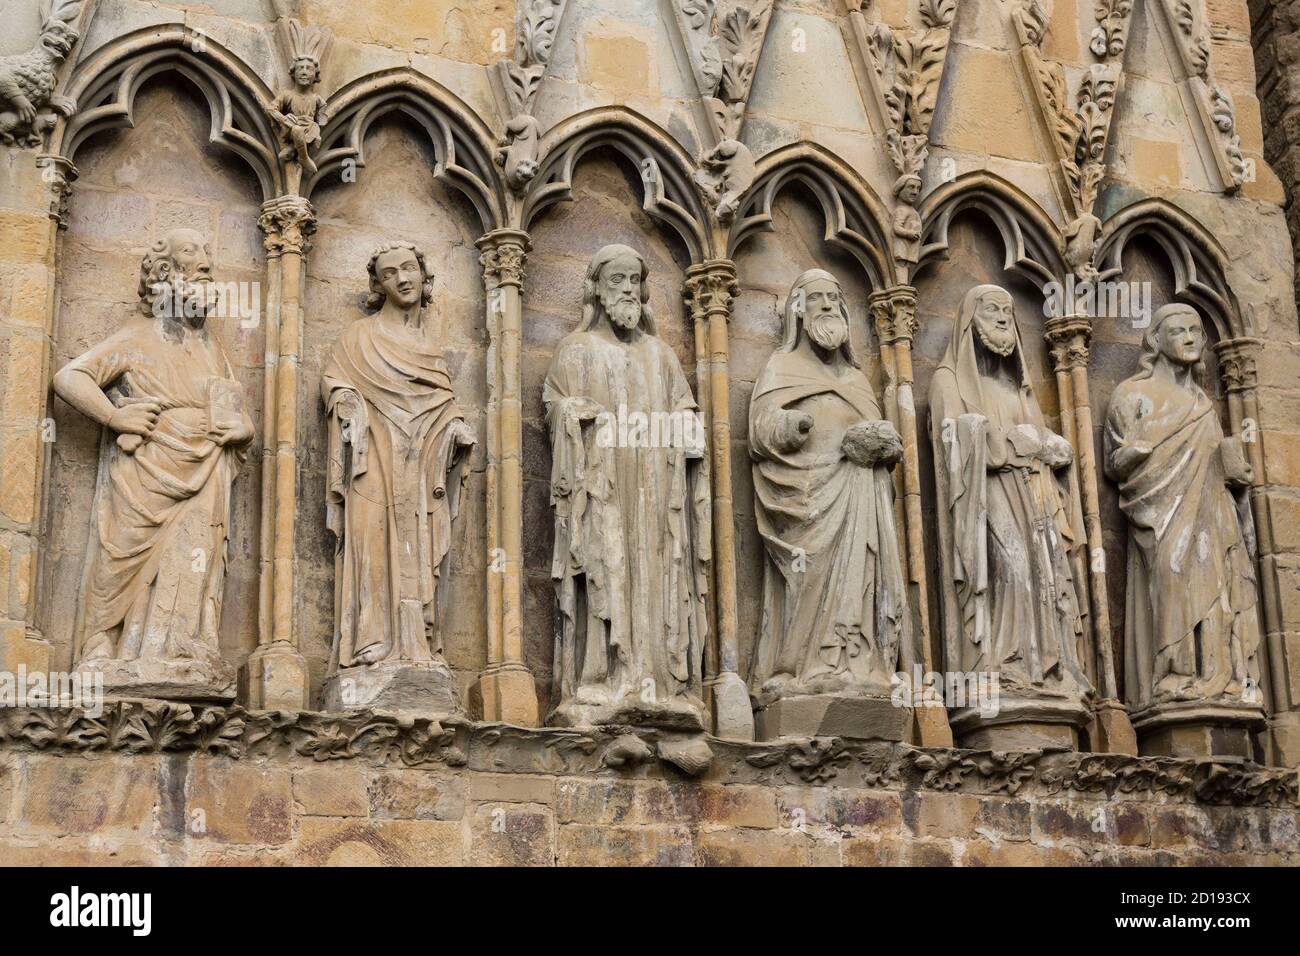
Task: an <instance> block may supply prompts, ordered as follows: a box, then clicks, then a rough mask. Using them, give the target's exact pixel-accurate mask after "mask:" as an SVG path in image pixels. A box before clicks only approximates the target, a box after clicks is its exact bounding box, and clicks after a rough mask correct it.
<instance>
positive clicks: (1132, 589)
mask: <svg viewBox="0 0 1300 956" xmlns="http://www.w3.org/2000/svg"><path fill="white" fill-rule="evenodd" d="M1222 441H1223V430H1222V428H1221V427H1220V425H1219V420H1218V417H1217V415H1216V414H1215V411H1214V407H1213V405H1212V404H1211V403H1210V400H1209V398H1208V397H1207V396H1206V394H1205V392H1204V391H1203V390H1202V389H1201V388H1200V387H1199V386H1196V385H1194V384H1193V385H1192V387H1190V388H1182V387H1180V386H1178V385H1177V384H1175V383H1174V382H1172V381H1169V380H1167V379H1163V378H1157V377H1155V376H1153V375H1152V374H1151V373H1150V372H1142V373H1139V374H1138V375H1135V376H1134V377H1133V378H1130V379H1127V380H1126V381H1124V382H1122V383H1120V385H1119V386H1118V387H1117V388H1116V389H1115V393H1114V395H1113V396H1112V397H1111V400H1110V406H1109V408H1108V409H1107V415H1106V434H1105V445H1106V465H1107V473H1108V474H1109V475H1110V476H1111V477H1112V478H1113V479H1114V480H1115V481H1116V482H1117V483H1118V485H1119V490H1120V502H1119V505H1120V510H1121V511H1123V512H1124V515H1125V517H1126V518H1128V522H1129V548H1128V589H1127V601H1128V605H1127V612H1126V614H1125V621H1124V630H1125V635H1124V636H1125V640H1124V653H1125V677H1126V680H1125V684H1126V686H1127V690H1128V703H1129V706H1130V707H1131V708H1133V709H1135V710H1136V709H1139V708H1142V707H1146V706H1148V705H1150V704H1152V703H1156V702H1159V701H1160V700H1168V699H1176V700H1205V699H1211V698H1215V697H1235V698H1236V699H1237V700H1240V699H1241V693H1242V690H1243V682H1244V681H1245V680H1246V679H1247V678H1250V679H1252V680H1255V681H1257V680H1258V677H1259V667H1258V661H1257V659H1256V654H1257V651H1258V648H1259V617H1258V610H1257V608H1256V588H1255V568H1254V563H1253V561H1252V560H1251V555H1250V548H1249V547H1248V545H1247V538H1246V536H1245V535H1244V534H1243V530H1242V529H1243V526H1244V527H1246V528H1250V524H1249V522H1250V520H1251V519H1250V516H1249V504H1248V503H1247V501H1246V500H1245V499H1243V500H1242V502H1241V505H1240V511H1241V513H1240V514H1239V511H1238V505H1236V504H1235V503H1234V501H1233V496H1232V494H1231V493H1230V492H1229V490H1228V488H1227V485H1226V484H1225V482H1226V480H1227V478H1226V473H1225V469H1224V462H1223V457H1222V452H1221V443H1222ZM1138 442H1141V443H1145V444H1147V445H1150V446H1151V448H1152V453H1151V455H1150V456H1149V457H1148V458H1146V459H1145V460H1143V461H1140V462H1139V463H1138V464H1137V465H1136V467H1134V468H1133V469H1132V470H1131V471H1130V472H1129V473H1128V474H1127V475H1125V474H1123V473H1122V472H1121V471H1119V470H1118V469H1117V468H1116V467H1115V465H1114V455H1115V453H1116V452H1117V451H1119V450H1120V449H1121V448H1124V447H1125V446H1128V445H1132V444H1134V443H1138Z"/></svg>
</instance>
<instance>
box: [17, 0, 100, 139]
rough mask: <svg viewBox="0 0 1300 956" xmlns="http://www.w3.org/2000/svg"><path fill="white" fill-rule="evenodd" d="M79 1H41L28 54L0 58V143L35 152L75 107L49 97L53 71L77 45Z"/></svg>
mask: <svg viewBox="0 0 1300 956" xmlns="http://www.w3.org/2000/svg"><path fill="white" fill-rule="evenodd" d="M81 6H82V0H54V2H53V3H51V2H50V0H42V3H41V38H40V41H39V42H38V43H37V45H36V47H35V48H34V49H32V50H29V51H28V52H27V53H19V54H14V55H12V56H0V143H3V144H5V145H8V146H13V145H15V144H16V145H19V146H28V147H35V146H39V145H40V143H41V137H42V136H44V135H45V133H47V132H48V131H49V130H51V129H53V127H54V124H55V123H56V122H58V118H59V116H71V115H72V114H73V113H75V112H76V109H77V105H76V103H74V102H73V101H72V100H70V99H69V98H68V97H66V96H60V95H59V94H57V93H55V92H54V88H55V85H56V82H57V81H56V76H55V71H56V70H57V69H58V66H59V64H60V63H62V62H63V61H64V60H65V59H67V57H68V54H70V53H71V52H72V48H73V47H74V46H76V45H77V39H78V37H77V31H76V30H75V29H73V26H72V24H73V22H74V21H75V20H76V18H77V15H78V14H79V13H80V12H81Z"/></svg>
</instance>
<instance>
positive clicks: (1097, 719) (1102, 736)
mask: <svg viewBox="0 0 1300 956" xmlns="http://www.w3.org/2000/svg"><path fill="white" fill-rule="evenodd" d="M1089 729H1090V732H1091V740H1090V741H1089V744H1090V745H1091V747H1092V750H1093V751H1094V752H1095V753H1105V754H1128V755H1129V756H1130V757H1136V756H1137V752H1138V745H1137V735H1136V734H1135V733H1134V732H1133V724H1132V723H1131V722H1130V721H1129V719H1128V711H1126V710H1125V709H1124V705H1123V704H1121V703H1120V702H1119V701H1117V700H1101V701H1098V702H1097V703H1096V704H1095V705H1094V706H1093V709H1092V726H1091V728H1089Z"/></svg>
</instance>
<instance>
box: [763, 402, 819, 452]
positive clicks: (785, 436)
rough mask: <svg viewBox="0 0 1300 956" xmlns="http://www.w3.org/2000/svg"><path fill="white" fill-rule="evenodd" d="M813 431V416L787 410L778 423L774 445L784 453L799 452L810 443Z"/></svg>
mask: <svg viewBox="0 0 1300 956" xmlns="http://www.w3.org/2000/svg"><path fill="white" fill-rule="evenodd" d="M812 429H813V417H812V416H811V415H809V414H808V413H807V412H799V411H791V410H788V409H787V410H785V411H783V412H782V413H781V419H780V421H778V422H777V426H776V435H775V436H774V437H775V441H774V442H773V444H774V445H776V447H777V448H778V449H779V450H780V451H783V452H792V451H798V450H799V449H800V448H802V447H803V446H804V443H805V442H807V441H808V436H809V435H810V434H811V433H812Z"/></svg>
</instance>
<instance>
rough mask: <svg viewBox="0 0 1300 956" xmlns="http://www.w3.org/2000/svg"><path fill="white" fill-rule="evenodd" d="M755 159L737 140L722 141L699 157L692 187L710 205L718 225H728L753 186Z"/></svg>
mask: <svg viewBox="0 0 1300 956" xmlns="http://www.w3.org/2000/svg"><path fill="white" fill-rule="evenodd" d="M754 170H755V166H754V156H753V154H752V153H751V152H750V151H749V147H748V146H746V145H745V144H744V143H742V142H740V141H739V140H734V139H724V140H722V141H721V142H720V143H718V145H717V146H715V147H713V149H711V150H709V151H708V152H707V153H704V154H703V155H702V156H700V168H699V169H697V170H696V171H695V183H696V185H697V186H699V188H700V191H701V192H702V193H703V194H704V198H705V199H707V200H708V201H709V202H710V203H711V204H712V205H713V211H714V214H715V215H716V216H717V217H718V221H719V222H724V223H725V222H730V221H731V220H732V219H734V218H735V215H736V210H737V209H738V208H739V207H740V200H741V197H743V196H744V194H745V190H747V189H748V188H749V187H750V186H751V185H753V182H754Z"/></svg>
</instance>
